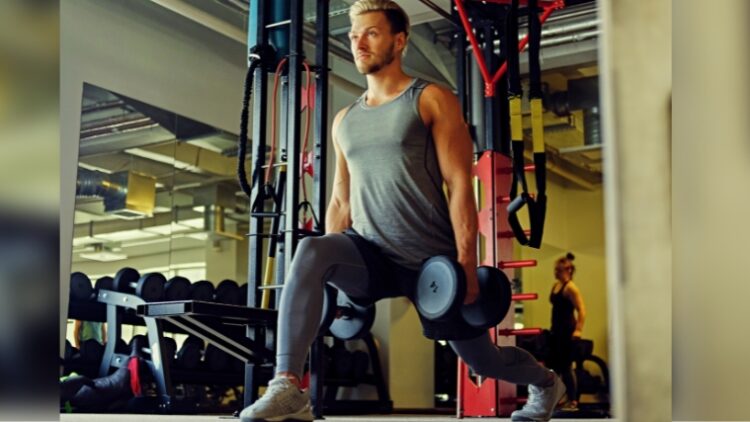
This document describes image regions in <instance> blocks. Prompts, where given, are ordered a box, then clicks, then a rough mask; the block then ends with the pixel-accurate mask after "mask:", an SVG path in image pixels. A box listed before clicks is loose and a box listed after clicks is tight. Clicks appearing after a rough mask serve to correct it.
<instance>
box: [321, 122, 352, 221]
mask: <svg viewBox="0 0 750 422" xmlns="http://www.w3.org/2000/svg"><path fill="white" fill-rule="evenodd" d="M345 113H346V111H345V110H341V111H339V113H338V114H337V115H336V117H335V118H334V119H333V125H332V129H331V132H333V133H332V136H331V137H332V140H333V149H334V150H335V151H336V169H335V171H334V175H333V191H332V193H331V202H330V203H329V204H328V209H327V210H326V233H341V232H342V231H344V230H345V229H347V228H348V227H351V225H352V218H351V212H350V209H349V168H348V167H347V165H346V159H345V158H344V154H343V153H342V152H341V148H340V147H339V145H338V142H337V140H336V131H337V129H338V126H339V123H341V119H342V118H343V117H344V114H345Z"/></svg>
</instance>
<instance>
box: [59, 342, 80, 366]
mask: <svg viewBox="0 0 750 422" xmlns="http://www.w3.org/2000/svg"><path fill="white" fill-rule="evenodd" d="M78 352H79V351H78V349H76V348H75V347H73V344H71V343H70V340H65V354H64V355H63V357H64V359H65V360H66V361H67V360H71V359H73V356H75V354H77V353H78Z"/></svg>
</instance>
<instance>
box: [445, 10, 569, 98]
mask: <svg viewBox="0 0 750 422" xmlns="http://www.w3.org/2000/svg"><path fill="white" fill-rule="evenodd" d="M485 1H487V2H489V3H500V4H508V3H510V0H485ZM520 3H522V4H525V3H526V2H525V1H522V2H520ZM542 3H549V5H547V6H545V7H544V8H543V9H544V11H543V12H542V15H541V17H540V18H539V20H540V22H541V23H542V24H544V22H546V21H547V18H549V16H550V15H551V14H552V12H553V11H555V10H557V9H562V8H563V7H565V0H552V1H545V0H543V1H542ZM456 9H457V10H458V16H459V17H460V18H461V24H462V25H463V27H464V32H466V35H467V36H468V37H469V42H470V43H471V51H472V53H473V54H474V58H475V59H476V60H477V64H479V71H480V72H481V73H482V79H484V96H485V97H494V96H495V84H496V83H497V81H499V80H500V78H501V77H502V76H503V74H504V73H505V71H506V70H507V68H508V63H507V62H504V63H503V64H502V66H500V68H499V69H498V70H497V71H496V72H495V74H494V75H492V76H490V71H489V69H488V68H487V62H485V60H484V55H483V54H482V52H481V50H480V49H479V43H478V42H477V37H476V36H475V35H474V31H472V27H471V22H469V16H468V14H467V13H466V8H465V7H464V0H456ZM528 43H529V34H528V33H527V34H526V36H525V37H523V39H522V40H521V41H520V42H519V43H518V52H519V53H520V52H521V51H523V49H524V48H525V47H526V44H528Z"/></svg>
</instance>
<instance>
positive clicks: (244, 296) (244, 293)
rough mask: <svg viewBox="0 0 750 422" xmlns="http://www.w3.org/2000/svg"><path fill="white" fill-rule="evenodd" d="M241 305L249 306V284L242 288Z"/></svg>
mask: <svg viewBox="0 0 750 422" xmlns="http://www.w3.org/2000/svg"><path fill="white" fill-rule="evenodd" d="M240 305H242V306H247V283H245V284H243V285H241V286H240Z"/></svg>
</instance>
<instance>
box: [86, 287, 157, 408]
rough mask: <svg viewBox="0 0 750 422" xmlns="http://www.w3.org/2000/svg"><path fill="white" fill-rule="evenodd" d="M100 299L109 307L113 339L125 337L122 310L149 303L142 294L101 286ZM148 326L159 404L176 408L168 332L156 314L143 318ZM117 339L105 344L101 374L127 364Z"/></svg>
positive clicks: (152, 373) (108, 316)
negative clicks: (116, 349) (167, 342)
mask: <svg viewBox="0 0 750 422" xmlns="http://www.w3.org/2000/svg"><path fill="white" fill-rule="evenodd" d="M96 300H97V301H98V302H100V303H104V304H105V305H106V307H107V310H106V312H107V330H108V336H109V338H111V339H118V338H121V335H120V334H121V331H122V325H121V324H122V321H121V319H122V313H123V312H122V310H123V309H136V308H137V307H138V306H139V305H143V304H145V303H146V301H145V300H143V299H142V298H140V297H138V296H136V295H133V294H128V293H120V292H115V291H112V290H100V291H99V293H98V295H97V298H96ZM143 321H144V323H145V324H146V329H147V330H148V331H147V332H148V344H149V349H150V353H151V359H148V360H146V363H147V365H148V367H149V370H150V371H151V375H152V376H153V377H154V382H155V384H156V391H157V394H158V395H157V408H158V410H159V411H162V412H169V411H171V410H172V394H171V393H172V379H171V376H170V372H169V365H168V364H165V362H169V361H171V357H167V356H166V353H165V352H164V350H165V347H164V332H163V328H162V325H161V323H160V322H159V321H157V320H156V319H154V318H148V317H144V318H143ZM115 344H116V342H115V341H108V342H107V344H106V345H105V347H104V356H103V357H102V361H101V364H100V366H99V376H100V377H104V376H107V375H109V373H110V369H111V368H113V367H115V368H120V367H122V366H125V365H127V363H128V359H129V356H126V355H122V354H119V353H115Z"/></svg>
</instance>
